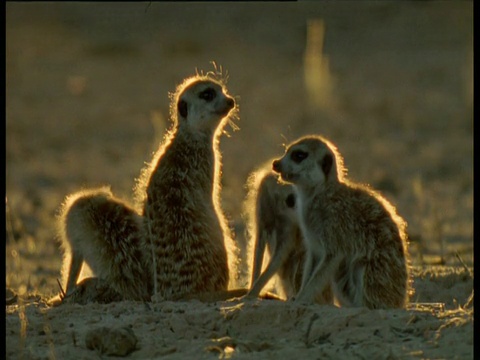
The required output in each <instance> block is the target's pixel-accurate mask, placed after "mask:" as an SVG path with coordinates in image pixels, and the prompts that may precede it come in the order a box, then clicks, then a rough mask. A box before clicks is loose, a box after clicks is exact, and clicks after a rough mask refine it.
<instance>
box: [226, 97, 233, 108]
mask: <svg viewBox="0 0 480 360" xmlns="http://www.w3.org/2000/svg"><path fill="white" fill-rule="evenodd" d="M227 105H228V107H230V108H233V107H234V106H235V100H233V99H232V98H227Z"/></svg>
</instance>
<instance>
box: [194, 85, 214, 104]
mask: <svg viewBox="0 0 480 360" xmlns="http://www.w3.org/2000/svg"><path fill="white" fill-rule="evenodd" d="M216 96H217V93H216V92H215V90H214V89H213V88H207V89H205V90H203V91H202V92H201V93H200V94H199V95H198V97H199V98H200V99H203V100H205V101H206V102H210V101H212V100H213V99H215V97H216Z"/></svg>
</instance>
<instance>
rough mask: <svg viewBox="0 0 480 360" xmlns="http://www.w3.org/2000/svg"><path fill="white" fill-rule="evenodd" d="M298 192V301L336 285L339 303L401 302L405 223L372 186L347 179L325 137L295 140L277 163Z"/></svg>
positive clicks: (405, 276) (405, 275) (405, 280)
mask: <svg viewBox="0 0 480 360" xmlns="http://www.w3.org/2000/svg"><path fill="white" fill-rule="evenodd" d="M273 168H274V170H275V171H277V172H279V173H280V174H281V177H282V179H283V180H284V181H287V182H291V183H292V184H294V187H295V189H296V193H297V195H298V214H299V223H300V228H301V229H302V234H303V235H304V240H305V245H306V248H307V261H306V264H305V268H304V276H303V279H302V287H301V290H300V292H299V294H298V296H297V300H298V301H302V302H311V301H312V298H313V296H314V294H315V293H316V292H318V289H322V288H324V287H325V286H327V284H332V286H333V290H334V294H335V297H336V298H337V300H338V302H339V303H340V304H341V305H342V306H367V307H369V308H402V307H405V305H406V304H407V302H408V299H409V295H410V294H411V292H413V290H412V288H411V286H410V285H411V284H410V283H411V275H410V271H409V256H408V250H407V233H406V223H405V221H404V220H403V219H402V218H401V217H400V216H399V215H398V214H397V212H396V209H395V207H394V206H393V205H392V204H391V203H389V202H388V201H387V200H386V199H385V198H384V197H383V196H381V195H380V193H378V192H377V191H375V190H373V189H372V188H370V187H368V186H366V185H362V184H357V183H354V182H352V181H350V180H348V179H346V176H345V174H346V171H345V168H344V166H343V160H342V158H341V156H340V154H339V152H338V150H337V149H336V147H335V146H334V145H333V144H332V143H331V142H329V141H328V140H326V139H325V138H323V137H320V136H307V137H304V138H301V139H299V140H298V141H296V142H294V143H292V144H291V145H290V146H289V147H288V148H287V151H286V153H285V155H284V156H283V157H282V158H281V159H279V160H276V161H275V162H274V163H273Z"/></svg>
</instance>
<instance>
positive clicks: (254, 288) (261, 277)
mask: <svg viewBox="0 0 480 360" xmlns="http://www.w3.org/2000/svg"><path fill="white" fill-rule="evenodd" d="M271 163H272V161H271V160H270V161H268V162H267V163H266V164H264V165H263V166H261V167H260V168H259V169H257V170H256V171H254V172H252V173H251V174H250V176H249V178H248V181H247V187H248V196H247V199H246V201H245V203H244V208H245V209H244V213H245V218H246V221H247V224H248V228H247V229H248V235H249V239H248V256H247V258H248V260H249V261H251V263H252V270H251V283H250V290H249V292H248V294H247V296H248V297H257V296H258V295H259V294H260V292H261V291H262V289H263V288H264V287H265V285H266V284H267V283H268V281H269V280H270V279H271V278H272V277H273V276H274V275H277V281H276V286H275V288H276V292H277V293H279V295H280V296H282V297H283V298H286V299H289V298H291V297H293V296H294V295H296V294H297V292H298V290H299V289H300V285H301V280H302V273H303V264H304V261H305V248H304V244H303V239H302V234H301V230H300V227H299V224H298V220H297V214H296V210H295V207H296V206H295V203H296V200H295V197H296V195H295V191H294V189H293V186H292V185H291V184H287V183H284V182H281V181H280V179H279V177H278V175H277V174H275V173H274V172H272V170H271ZM265 252H268V254H269V261H268V263H267V266H266V267H265V269H264V271H263V272H262V271H261V270H262V264H263V263H264V261H265V259H264V256H265ZM252 257H253V260H251V258H252ZM332 300H333V299H332V294H331V291H330V288H328V289H327V290H326V291H325V292H324V294H320V295H319V296H317V297H316V302H317V303H332Z"/></svg>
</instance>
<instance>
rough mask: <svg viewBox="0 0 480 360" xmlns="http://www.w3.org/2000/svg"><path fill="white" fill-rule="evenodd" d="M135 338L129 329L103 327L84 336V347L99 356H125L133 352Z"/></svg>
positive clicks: (135, 343) (135, 342)
mask: <svg viewBox="0 0 480 360" xmlns="http://www.w3.org/2000/svg"><path fill="white" fill-rule="evenodd" d="M137 342H138V340H137V337H136V336H135V333H134V332H133V330H132V329H131V328H129V327H118V328H108V327H105V326H102V327H98V328H95V329H92V330H90V331H88V332H87V334H86V335H85V345H86V346H87V348H88V349H90V350H97V351H98V352H99V353H100V354H105V355H113V356H127V355H128V354H130V353H131V352H132V351H134V350H135V347H136V345H137Z"/></svg>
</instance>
